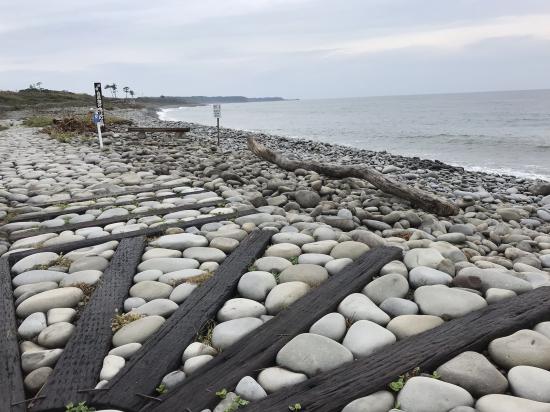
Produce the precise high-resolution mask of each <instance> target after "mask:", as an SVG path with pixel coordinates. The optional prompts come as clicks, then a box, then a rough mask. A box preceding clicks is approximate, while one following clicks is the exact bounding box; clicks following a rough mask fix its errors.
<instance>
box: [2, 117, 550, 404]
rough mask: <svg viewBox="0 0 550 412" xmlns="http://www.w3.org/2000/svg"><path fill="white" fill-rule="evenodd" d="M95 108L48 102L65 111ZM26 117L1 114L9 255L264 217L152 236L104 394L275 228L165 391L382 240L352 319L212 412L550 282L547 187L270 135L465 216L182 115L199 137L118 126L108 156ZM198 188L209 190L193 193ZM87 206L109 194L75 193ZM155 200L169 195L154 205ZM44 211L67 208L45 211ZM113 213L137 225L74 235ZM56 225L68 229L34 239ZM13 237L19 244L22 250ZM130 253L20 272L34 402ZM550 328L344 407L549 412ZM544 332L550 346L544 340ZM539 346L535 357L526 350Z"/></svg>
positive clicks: (35, 264) (184, 352) (86, 140)
mask: <svg viewBox="0 0 550 412" xmlns="http://www.w3.org/2000/svg"><path fill="white" fill-rule="evenodd" d="M80 112H81V111H80V110H79V109H63V110H55V111H54V110H52V111H45V113H46V114H53V115H55V116H56V117H61V116H65V115H69V114H74V113H80ZM116 115H117V116H120V117H124V118H127V119H130V120H132V121H133V122H134V124H135V125H139V126H145V127H147V126H162V125H166V122H162V121H160V120H158V119H157V118H156V115H155V111H154V110H118V111H116ZM25 116H28V113H25V112H20V113H12V114H11V115H10V119H8V120H3V121H2V122H3V123H6V124H9V123H13V126H12V127H10V128H8V129H7V130H4V131H0V160H1V164H2V166H1V167H0V220H2V219H3V220H4V222H3V223H4V224H3V226H2V227H0V255H4V256H8V255H9V254H11V253H14V252H18V251H22V250H25V249H33V248H40V247H44V246H49V245H56V244H62V243H68V242H74V241H79V240H84V239H93V238H101V237H102V236H109V235H111V234H116V233H131V232H132V231H134V230H140V229H144V228H153V227H155V226H156V225H163V224H170V223H177V222H184V221H192V220H193V219H198V218H202V217H209V216H218V215H221V216H224V215H225V214H227V215H228V216H229V215H230V214H231V213H233V212H235V211H244V210H248V209H251V208H255V209H256V212H255V213H254V214H251V215H248V216H242V217H238V218H232V219H229V218H228V219H227V220H220V221H219V222H215V223H209V224H205V225H200V226H192V227H189V228H187V229H185V230H183V229H180V228H176V227H173V228H169V229H166V230H165V231H164V232H163V233H162V234H161V235H160V236H158V237H154V238H151V239H148V240H147V245H146V248H145V252H144V254H143V256H142V262H141V263H140V265H139V266H138V267H137V271H136V274H135V276H134V278H133V285H132V286H131V288H130V289H129V290H128V298H127V299H126V300H125V301H124V304H123V311H124V313H123V314H120V316H121V317H114V318H113V320H114V321H117V322H118V323H116V325H115V324H114V325H113V339H112V349H111V350H110V352H109V353H108V354H106V357H105V360H104V363H103V366H102V369H101V373H100V374H99V375H98V376H97V382H99V383H98V385H99V387H101V386H104V385H107V383H108V381H109V380H111V379H113V378H114V377H115V376H116V375H117V373H118V372H119V371H120V370H121V369H122V368H123V367H124V365H125V363H126V362H127V361H128V359H131V357H132V355H133V354H134V353H135V352H136V351H138V350H139V349H140V348H141V345H142V344H144V343H145V342H146V341H147V339H148V338H149V337H150V336H152V335H153V334H154V333H155V332H156V331H157V330H158V329H159V328H160V327H161V326H162V324H163V323H164V322H165V321H166V320H167V319H169V318H170V315H171V314H172V313H174V311H176V310H177V308H178V307H179V305H181V304H182V302H184V301H185V299H186V298H187V297H188V296H189V295H190V294H191V293H193V291H194V290H195V289H196V288H197V287H200V284H201V283H202V282H204V281H206V280H207V279H208V278H210V277H212V276H214V277H215V275H216V270H217V268H218V267H219V265H220V264H223V262H224V260H225V259H226V257H227V256H228V255H229V254H230V253H231V252H232V251H233V250H234V249H235V248H236V247H237V246H238V245H239V243H240V242H241V241H242V240H243V239H244V238H245V237H246V236H247V234H249V233H252V232H254V231H256V230H270V231H273V235H272V237H271V242H270V245H269V247H268V248H267V250H266V251H265V253H264V255H263V256H261V257H260V258H258V259H257V260H256V261H255V262H254V264H253V265H252V267H250V268H249V269H248V272H246V273H244V274H243V275H242V277H241V278H240V281H239V283H238V288H237V289H238V292H237V294H236V295H235V296H234V297H232V298H231V299H229V300H227V301H225V302H219V306H220V309H219V311H218V313H217V316H216V319H212V322H211V323H210V324H209V327H208V328H207V330H203V331H201V333H200V334H198V335H197V339H196V341H195V342H194V343H191V344H190V345H188V346H186V347H182V348H177V349H175V350H177V351H179V355H178V356H181V366H180V368H179V369H177V370H174V371H164V372H165V373H166V375H165V376H164V378H162V379H161V380H160V381H159V382H156V383H155V385H158V387H157V388H158V392H159V393H158V394H157V395H161V394H163V393H164V392H165V391H168V392H170V391H175V390H177V388H178V387H179V386H180V385H182V384H185V380H186V377H188V376H191V375H193V374H195V373H200V368H201V366H203V365H205V364H206V363H207V362H209V361H211V360H212V359H213V358H214V357H215V356H216V355H217V354H218V353H219V352H221V351H223V350H224V349H226V348H228V347H229V346H231V345H233V344H235V343H236V342H238V341H239V339H242V338H244V337H245V336H246V335H247V334H249V333H251V332H252V331H253V330H255V329H257V328H259V327H261V326H262V325H264V324H269V321H270V319H273V317H276V316H277V314H278V313H280V312H281V311H283V310H285V309H286V308H287V307H289V306H291V305H292V303H293V302H295V301H296V300H298V299H299V298H301V297H302V296H305V295H307V294H308V293H309V292H310V291H311V290H312V289H314V288H317V287H322V285H323V283H324V282H325V281H326V280H327V279H329V278H330V277H331V276H338V274H339V273H342V271H343V270H345V268H346V266H347V265H349V264H351V263H353V262H354V261H356V260H357V259H359V258H360V256H361V255H362V254H363V253H365V252H367V251H368V250H370V249H372V248H375V247H378V246H394V247H398V248H400V249H401V250H402V251H403V253H402V258H401V259H399V260H395V261H393V262H391V263H389V264H387V265H385V266H384V267H383V268H382V270H381V271H380V273H379V276H378V277H377V278H376V279H374V280H373V281H372V282H370V283H369V284H368V285H367V286H366V287H365V288H364V289H362V290H358V291H356V293H352V294H350V295H348V296H347V297H346V298H345V299H343V300H342V301H341V302H339V303H338V309H337V310H336V311H335V312H333V313H330V314H328V315H326V316H323V317H320V318H319V319H317V321H316V322H315V323H314V324H312V325H311V328H310V329H309V331H308V333H302V334H299V335H297V336H295V337H294V338H293V339H292V340H290V342H288V343H287V344H286V345H285V346H284V347H282V348H281V350H280V351H279V352H278V355H277V357H276V359H273V363H272V364H271V365H265V368H266V369H263V370H262V371H261V372H259V373H258V374H256V375H254V376H251V375H246V376H243V377H242V379H241V381H240V382H239V384H238V385H236V387H230V388H217V389H219V390H220V393H221V395H219V397H220V398H222V399H218V401H219V402H220V404H219V405H218V406H215V408H213V411H214V412H224V411H227V410H235V409H238V408H239V406H245V405H246V403H248V402H254V401H259V400H261V399H263V398H265V397H266V396H267V395H268V394H271V393H274V392H276V391H279V390H281V391H284V390H285V387H288V386H291V385H295V384H297V383H299V382H301V381H304V380H306V379H308V378H311V377H313V376H315V375H317V374H318V373H322V372H329V371H330V370H331V369H333V368H336V367H339V366H342V365H345V364H348V363H352V362H353V361H354V360H357V359H361V358H364V357H368V356H370V355H371V354H373V353H375V352H376V351H381V350H384V348H385V347H387V346H388V345H391V344H393V343H395V342H396V341H401V340H405V339H407V338H408V337H410V336H413V335H416V334H418V333H421V332H423V331H426V330H429V329H431V328H434V327H437V326H438V325H441V324H443V323H445V322H448V321H450V320H452V319H457V318H460V317H462V316H465V315H466V314H468V313H471V312H473V311H476V310H479V309H482V308H485V307H487V306H490V305H492V304H494V303H496V302H499V301H502V300H503V299H509V298H510V297H513V296H517V295H520V294H524V293H528V292H529V291H531V290H533V289H535V288H539V287H543V286H550V187H549V186H548V182H543V181H534V180H530V179H525V178H519V177H514V176H505V175H502V176H501V175H492V174H487V173H481V172H470V171H465V170H463V169H462V168H458V167H453V166H449V165H446V164H443V163H441V162H437V161H430V160H423V159H418V158H407V157H403V156H395V155H391V154H389V153H385V152H372V151H366V150H352V149H350V148H348V147H344V146H337V145H329V144H325V143H319V142H313V141H307V140H296V139H289V138H283V137H277V136H270V135H264V134H253V135H254V136H255V137H256V138H257V139H258V140H259V141H261V142H262V143H263V144H265V145H267V146H270V147H272V148H275V149H277V150H279V151H282V152H284V153H285V154H287V155H288V156H290V157H294V158H297V159H315V160H318V161H321V162H331V163H339V164H342V165H351V164H361V163H365V164H368V165H369V166H371V167H375V168H376V169H378V170H379V171H381V172H382V173H385V174H388V175H391V176H392V177H394V178H395V179H398V180H401V181H405V182H408V183H409V184H411V185H418V186H419V187H421V188H423V189H425V190H428V191H431V192H434V193H437V194H439V195H440V196H443V197H445V198H447V199H450V200H452V201H453V202H455V203H456V204H457V205H458V206H459V207H460V213H459V214H458V215H456V216H450V217H439V216H436V215H434V214H431V213H427V212H426V211H423V210H420V209H416V208H413V207H412V206H411V205H410V204H409V203H408V202H406V201H404V200H402V199H399V198H396V197H394V196H391V195H387V194H385V193H382V192H381V191H380V190H378V189H376V188H375V187H373V186H372V185H370V184H368V183H366V182H364V181H361V180H358V179H354V178H346V179H331V178H326V177H324V176H320V175H319V174H317V173H314V172H310V171H307V170H303V169H298V170H296V171H295V172H287V171H284V170H281V169H280V168H278V167H277V166H275V165H273V164H270V163H268V162H265V161H263V160H261V159H259V158H257V157H256V156H255V155H254V154H252V153H251V152H250V151H249V150H248V149H247V147H246V137H247V136H248V135H250V134H251V133H248V132H243V131H238V130H230V129H222V133H221V142H222V144H221V147H219V148H218V147H217V146H216V145H215V141H216V139H215V136H216V129H215V128H213V127H207V126H201V125H197V124H187V123H183V122H169V123H170V125H171V126H190V127H191V131H190V132H189V133H188V134H186V135H185V136H184V137H183V138H176V137H174V135H173V134H169V133H154V134H147V136H146V137H145V138H139V137H138V136H137V135H136V134H133V133H128V132H126V131H125V130H126V129H125V126H119V125H114V126H112V127H111V132H110V133H108V134H107V135H106V137H105V139H104V143H105V145H106V150H104V151H103V152H101V153H100V152H99V150H98V148H97V142H96V141H95V140H94V138H93V136H91V135H90V136H83V137H75V138H73V139H72V140H71V141H69V142H68V143H60V142H58V141H55V140H54V139H52V138H51V137H49V136H48V135H46V134H44V133H40V132H39V131H38V130H37V129H32V128H28V127H24V126H22V125H20V123H19V120H18V119H20V118H22V117H25ZM136 188H143V189H144V193H143V194H136V195H124V194H123V193H124V191H127V190H131V189H136ZM197 189H204V191H203V192H202V194H191V193H192V192H193V191H195V190H197ZM146 190H147V191H146ZM90 195H105V196H106V198H104V199H103V200H102V201H85V202H78V200H77V199H78V197H85V196H90ZM152 195H154V196H163V197H165V198H162V199H159V200H158V201H149V200H144V199H145V198H146V197H147V196H152ZM128 201H131V202H132V203H129V204H128ZM46 202H51V203H53V204H52V205H49V206H41V204H43V203H46ZM212 202H213V203H219V204H211V203H212ZM184 204H193V205H196V208H195V209H194V210H185V211H183V212H175V213H163V209H167V208H172V207H177V206H180V205H184ZM83 206H85V207H88V210H87V211H85V212H83V213H71V208H77V207H80V208H81V207H83ZM56 211H59V212H63V213H60V215H59V216H58V217H55V218H53V219H48V220H44V221H40V220H33V219H29V220H27V221H24V222H23V221H22V222H17V221H12V220H13V219H14V217H17V216H20V215H21V214H24V213H40V212H56ZM144 211H147V212H149V211H151V214H150V216H147V217H139V216H136V217H132V215H133V214H138V213H140V212H144ZM114 216H119V217H120V222H117V223H112V224H109V225H105V226H101V225H98V226H93V223H90V227H87V228H85V229H78V230H66V231H63V227H64V226H65V225H67V224H72V223H79V222H93V221H94V220H96V219H97V220H99V219H102V218H106V217H114ZM45 228H59V229H60V230H59V232H54V233H49V234H48V235H38V236H35V235H34V231H36V230H40V229H45ZM14 237H17V238H18V239H19V240H16V241H11V240H10V239H12V238H14ZM117 246H118V242H106V243H104V244H100V245H97V246H95V247H92V248H91V249H90V248H88V249H84V250H75V251H73V252H69V253H67V254H66V255H60V254H55V253H54V254H48V253H49V252H40V253H36V254H34V255H31V256H29V257H26V258H23V259H21V260H20V261H18V262H17V263H16V264H15V265H13V266H12V267H11V271H12V276H13V280H12V282H13V289H14V291H13V292H14V304H15V307H16V313H17V316H18V322H19V324H18V334H19V339H20V340H21V344H20V351H21V353H22V361H23V370H24V371H25V373H26V374H27V375H26V378H25V385H26V390H27V392H28V394H29V396H32V395H34V394H35V393H37V392H38V391H39V390H40V388H42V386H43V385H44V383H45V382H47V379H48V376H50V374H52V373H53V371H54V367H55V363H56V361H57V359H58V358H59V357H60V356H62V353H63V348H64V346H65V344H66V343H67V341H68V340H69V339H70V337H71V334H72V333H73V332H74V329H75V326H74V322H76V320H75V321H73V319H77V318H78V317H77V316H76V314H77V312H78V307H79V306H82V305H81V303H82V302H84V296H85V294H86V290H87V289H86V288H87V286H90V287H93V286H94V285H95V284H96V283H98V282H100V281H101V277H102V274H103V271H104V270H105V268H106V267H107V266H108V264H109V260H110V259H111V257H112V256H113V254H115V253H116V248H117ZM86 285H87V286H86ZM88 293H90V292H89V290H88ZM57 295H59V296H57ZM113 316H115V314H114V313H113ZM530 326H533V325H530ZM548 330H549V329H548V322H543V323H540V324H538V325H536V326H535V327H534V329H533V330H529V331H522V332H521V333H520V332H516V333H515V334H513V335H511V336H509V337H503V338H500V340H499V339H497V340H496V341H494V342H493V343H491V345H490V346H489V348H488V353H489V355H488V356H486V354H485V353H472V352H466V353H465V354H462V355H458V356H457V357H456V359H454V360H451V361H449V362H447V363H446V364H444V365H442V366H441V367H440V368H439V369H438V371H437V372H438V373H437V376H435V378H434V376H429V374H430V373H432V372H433V371H422V372H423V373H425V374H426V373H427V374H428V376H425V375H422V376H417V375H418V374H417V375H415V376H409V377H407V379H405V380H404V381H403V382H402V384H403V385H402V387H401V388H399V390H397V391H395V390H394V391H392V390H388V391H383V392H377V393H376V394H373V395H369V396H367V397H365V398H361V399H359V400H356V401H354V402H352V403H350V404H349V405H347V406H346V407H345V408H344V410H345V412H365V411H369V412H370V411H381V412H388V411H390V410H392V411H399V410H402V411H406V412H427V411H429V412H448V411H449V410H452V411H453V412H472V411H476V410H477V411H479V412H497V411H498V412H511V411H516V410H518V409H517V408H524V409H525V410H533V411H541V412H546V411H549V410H550V406H549V405H550V403H549V402H550V399H549V398H547V397H545V396H544V393H550V371H549V369H550V363H549V362H550V360H549V359H550V358H549V353H550V352H549V348H550V333H549V332H548ZM506 339H507V340H508V341H510V342H508V341H504V340H506ZM530 339H531V340H533V341H536V342H537V344H536V345H531V344H530V343H529V342H530ZM526 350H527V351H529V353H530V355H529V357H526V356H523V355H522V354H523V353H524V352H522V351H526ZM481 358H483V359H481ZM306 360H307V361H306ZM505 375H507V376H506V377H505ZM533 376H536V377H537V379H536V382H535V380H534V378H533ZM479 388H483V390H481V389H479ZM222 389H223V390H222ZM392 389H393V388H392ZM151 395H154V394H151ZM73 401H74V402H75V403H76V402H77V401H78V399H74V400H73ZM231 408H233V409H231ZM296 408H297V406H296ZM300 408H301V406H300ZM514 408H515V409H514ZM529 408H531V409H529ZM294 410H299V409H294ZM306 410H307V409H306Z"/></svg>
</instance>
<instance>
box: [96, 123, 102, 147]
mask: <svg viewBox="0 0 550 412" xmlns="http://www.w3.org/2000/svg"><path fill="white" fill-rule="evenodd" d="M97 135H98V136H99V148H100V149H101V150H103V138H102V137H101V124H100V123H97Z"/></svg>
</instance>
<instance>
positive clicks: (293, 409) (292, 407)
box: [288, 403, 302, 411]
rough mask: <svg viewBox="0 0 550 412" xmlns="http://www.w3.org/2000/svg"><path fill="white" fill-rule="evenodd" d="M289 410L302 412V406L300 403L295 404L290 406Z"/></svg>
mask: <svg viewBox="0 0 550 412" xmlns="http://www.w3.org/2000/svg"><path fill="white" fill-rule="evenodd" d="M288 410H289V411H301V410H302V405H300V404H299V403H295V404H294V405H289V406H288Z"/></svg>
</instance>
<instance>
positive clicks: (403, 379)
mask: <svg viewBox="0 0 550 412" xmlns="http://www.w3.org/2000/svg"><path fill="white" fill-rule="evenodd" d="M419 374H420V368H419V367H418V366H417V367H416V368H414V369H413V370H412V371H410V372H407V373H405V374H404V375H400V376H399V378H398V379H397V380H395V381H393V382H392V383H390V384H389V385H388V386H389V387H390V389H391V390H392V391H394V392H399V391H400V390H401V389H403V386H405V383H407V381H408V380H409V379H410V378H413V377H415V376H418V375H419Z"/></svg>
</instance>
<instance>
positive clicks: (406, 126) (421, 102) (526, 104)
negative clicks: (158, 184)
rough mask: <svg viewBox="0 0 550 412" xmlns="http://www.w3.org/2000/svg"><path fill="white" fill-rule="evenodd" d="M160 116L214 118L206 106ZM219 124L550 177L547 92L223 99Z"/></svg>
mask: <svg viewBox="0 0 550 412" xmlns="http://www.w3.org/2000/svg"><path fill="white" fill-rule="evenodd" d="M159 118H160V119H162V120H171V121H186V122H192V123H199V124H204V125H211V126H213V125H215V124H216V119H215V118H214V117H213V114H212V107H211V106H210V105H208V106H195V107H179V108H163V109H161V110H160V111H159ZM220 125H221V126H222V127H227V128H232V129H241V130H246V131H254V132H262V133H269V134H274V135H280V136H285V137H291V138H301V139H311V140H316V141H322V142H326V143H333V144H339V145H344V146H348V147H353V148H357V149H368V150H375V151H387V152H389V153H392V154H398V155H404V156H418V157H421V158H426V159H432V160H440V161H442V162H444V163H447V164H451V165H455V166H461V167H464V168H465V169H468V170H474V171H484V172H490V173H498V174H510V175H515V176H520V177H529V178H543V179H550V90H525V91H502V92H474V93H452V94H422V95H402V96H374V97H354V98H331V99H301V100H285V101H273V102H258V103H228V104H223V105H222V117H221V119H220ZM335 161H337V159H335Z"/></svg>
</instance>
